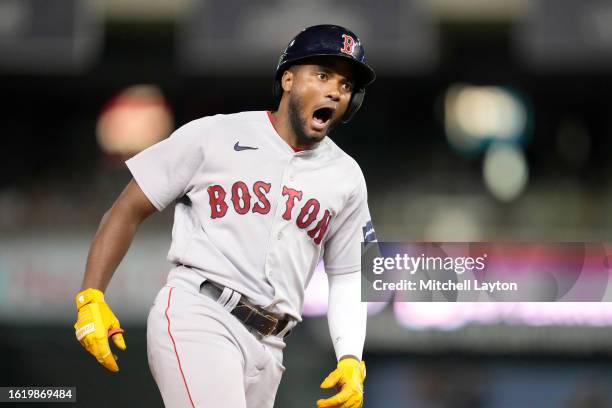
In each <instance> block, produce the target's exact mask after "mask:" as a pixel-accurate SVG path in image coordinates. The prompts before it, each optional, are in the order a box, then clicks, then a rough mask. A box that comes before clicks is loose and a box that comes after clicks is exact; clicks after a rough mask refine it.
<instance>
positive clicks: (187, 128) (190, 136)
mask: <svg viewBox="0 0 612 408" xmlns="http://www.w3.org/2000/svg"><path fill="white" fill-rule="evenodd" d="M205 119H206V118H204V119H199V120H196V121H192V122H189V123H187V124H186V125H183V126H181V127H180V128H178V129H177V130H175V131H174V132H173V133H172V134H171V135H170V137H168V138H167V139H164V140H162V141H161V142H159V143H156V144H154V145H153V146H150V147H148V148H147V149H145V150H143V151H142V152H140V153H138V154H137V155H135V156H134V157H132V158H131V159H129V160H128V161H126V162H125V163H126V165H127V166H128V168H129V169H130V172H131V173H132V176H133V177H134V179H135V180H136V182H137V183H138V186H139V187H140V189H141V190H142V191H143V192H144V194H145V195H146V196H147V198H148V199H149V201H151V203H152V204H153V205H154V206H155V208H157V210H158V211H162V210H163V209H164V208H166V207H167V206H168V205H169V204H170V203H172V202H174V200H176V199H177V198H179V197H182V196H184V195H185V194H186V193H187V192H188V191H189V189H190V188H191V187H192V186H191V182H192V179H193V176H194V174H196V171H197V169H198V168H199V167H200V166H201V165H202V164H203V163H204V149H203V148H202V143H203V134H204V133H206V132H205V129H203V127H204V128H205V125H204V126H203V122H204V120H205Z"/></svg>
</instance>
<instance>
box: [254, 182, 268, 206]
mask: <svg viewBox="0 0 612 408" xmlns="http://www.w3.org/2000/svg"><path fill="white" fill-rule="evenodd" d="M270 187H271V184H270V183H266V182H264V181H256V182H255V184H254V185H253V193H255V195H256V196H257V198H259V202H258V203H255V205H254V206H253V212H254V213H259V214H267V213H269V212H270V201H269V200H268V197H266V193H269V192H270Z"/></svg>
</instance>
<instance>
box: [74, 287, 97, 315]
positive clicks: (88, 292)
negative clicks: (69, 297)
mask: <svg viewBox="0 0 612 408" xmlns="http://www.w3.org/2000/svg"><path fill="white" fill-rule="evenodd" d="M74 302H75V304H76V308H77V310H79V309H80V308H82V307H83V306H85V305H86V304H88V303H92V302H97V303H102V302H104V293H102V292H101V291H99V290H98V289H93V288H89V289H85V290H84V291H82V292H79V293H78V294H77V295H76V297H75V298H74Z"/></svg>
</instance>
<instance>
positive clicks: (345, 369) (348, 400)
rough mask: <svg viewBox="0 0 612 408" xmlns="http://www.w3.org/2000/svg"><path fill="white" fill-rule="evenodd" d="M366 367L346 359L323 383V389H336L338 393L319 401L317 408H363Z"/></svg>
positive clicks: (352, 359)
mask: <svg viewBox="0 0 612 408" xmlns="http://www.w3.org/2000/svg"><path fill="white" fill-rule="evenodd" d="M365 376H366V367H365V363H364V362H363V361H358V360H356V359H354V358H345V359H342V360H340V361H339V362H338V367H337V368H336V369H335V370H334V371H332V372H331V374H329V375H328V376H327V378H325V380H323V382H322V383H321V388H324V389H325V388H332V387H335V388H336V391H338V393H337V394H336V395H334V396H333V397H330V398H327V399H320V400H318V401H317V408H332V407H333V408H336V407H337V408H361V407H362V406H363V380H365Z"/></svg>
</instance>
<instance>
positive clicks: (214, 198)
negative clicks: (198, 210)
mask: <svg viewBox="0 0 612 408" xmlns="http://www.w3.org/2000/svg"><path fill="white" fill-rule="evenodd" d="M208 197H209V200H210V218H221V217H223V216H224V215H225V213H226V212H227V204H226V203H225V190H224V189H223V187H221V186H219V185H214V186H210V187H208Z"/></svg>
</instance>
